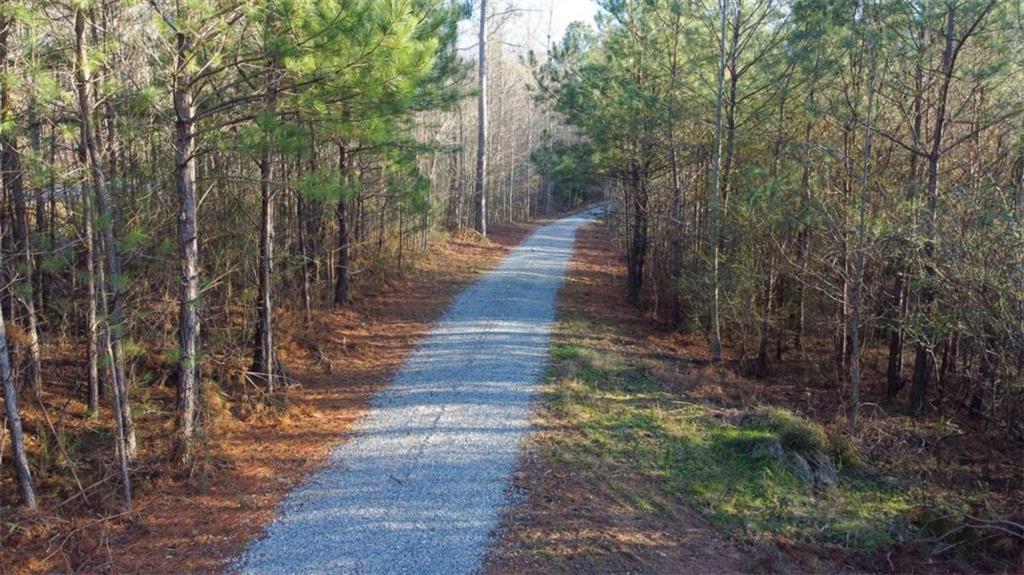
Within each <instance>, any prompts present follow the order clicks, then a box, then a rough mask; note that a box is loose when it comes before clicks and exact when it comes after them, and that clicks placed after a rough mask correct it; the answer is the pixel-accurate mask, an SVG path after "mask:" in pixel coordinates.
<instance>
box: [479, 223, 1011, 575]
mask: <svg viewBox="0 0 1024 575" xmlns="http://www.w3.org/2000/svg"><path fill="white" fill-rule="evenodd" d="M618 254H619V252H618V250H617V249H616V248H614V247H613V246H612V244H611V242H610V240H609V236H608V235H607V232H606V230H605V229H604V228H603V227H602V226H600V225H596V226H590V227H588V228H585V229H584V230H582V231H581V232H580V235H579V237H578V243H577V249H576V252H575V257H574V260H573V262H572V264H571V265H570V270H569V275H568V277H567V280H566V285H565V287H564V288H563V290H562V292H561V294H560V312H559V313H560V315H559V323H558V324H557V325H556V329H555V333H554V335H553V341H552V354H551V355H552V359H551V368H550V375H549V380H548V384H547V388H546V391H545V400H544V402H543V405H542V406H541V408H540V409H539V411H538V415H537V420H536V424H535V428H536V431H535V432H534V433H533V434H532V435H531V436H529V437H528V438H527V441H526V448H525V450H524V453H523V455H522V457H521V461H520V468H519V470H518V471H517V473H516V474H515V475H514V491H515V492H516V494H517V497H518V498H519V500H520V501H521V503H520V504H519V505H517V506H515V507H511V508H509V510H508V512H507V513H506V514H505V516H504V517H503V520H502V523H501V527H500V529H499V531H498V533H497V535H496V542H495V545H494V547H493V549H492V551H491V553H490V555H489V557H488V559H487V561H486V565H487V567H486V569H485V573H487V574H488V575H498V574H504V573H537V574H540V573H553V572H557V573H581V574H582V573H587V574H590V573H695V574H710V573H716V574H717V573H840V572H842V573H846V572H853V573H917V574H929V575H937V574H940V573H943V574H945V573H975V572H997V573H1012V572H1017V570H1019V569H1021V567H1022V566H1024V565H1022V564H1021V563H1019V561H1021V558H1022V557H1024V556H1022V555H1021V552H1022V550H1021V545H1020V541H1019V540H1015V538H1013V537H1010V536H1006V534H1005V533H1001V532H1000V531H999V530H998V529H988V528H986V526H980V525H975V526H970V527H969V526H966V525H964V524H962V523H957V522H958V521H960V520H962V516H957V515H955V514H954V513H951V512H950V510H951V509H961V510H962V509H964V508H967V509H969V510H970V511H971V512H972V513H974V514H978V515H985V516H986V517H1004V518H1005V517H1009V518H1010V519H1012V520H1014V521H1019V520H1020V519H1021V517H1020V513H1021V511H1022V509H1021V501H1024V499H1022V493H1024V491H1022V486H1021V481H1020V479H1021V478H1020V473H1021V467H1020V461H1022V460H1024V453H1022V451H1021V445H1020V444H1019V442H1016V443H1015V442H1014V441H1012V440H1008V441H1005V442H1004V441H1001V440H1000V441H995V442H994V443H996V444H997V445H996V446H995V447H994V448H993V447H991V446H985V445H984V440H983V439H982V438H981V437H980V436H979V435H977V434H975V433H973V432H972V430H971V429H968V428H962V429H958V428H956V427H954V425H955V424H952V423H950V420H949V418H941V417H933V418H929V419H926V420H924V421H915V420H912V419H910V418H907V417H905V416H901V415H899V413H898V411H897V410H896V408H895V406H892V405H885V404H884V403H883V402H884V400H883V399H882V396H883V395H884V391H883V390H884V385H885V383H884V372H883V371H882V369H883V368H881V367H878V366H877V365H876V366H875V367H874V368H869V369H872V371H871V377H870V378H869V380H868V387H869V389H868V390H867V391H866V393H865V397H866V402H869V404H870V405H871V406H873V407H869V408H866V411H867V412H869V415H866V416H865V422H864V427H863V430H862V432H861V433H860V435H859V437H858V438H857V441H856V444H853V443H849V442H847V441H844V440H843V439H842V438H843V437H844V435H843V434H842V433H841V432H840V429H841V426H843V425H845V424H844V420H843V418H842V404H843V401H842V390H841V389H837V388H836V386H834V385H830V384H829V383H828V382H829V378H828V375H827V374H826V373H822V372H819V371H816V370H815V369H813V368H812V367H808V366H807V365H804V364H803V363H800V362H797V361H796V360H793V361H792V362H790V363H783V364H781V365H779V364H777V365H775V366H774V370H773V372H772V375H769V376H768V377H766V378H762V379H754V378H748V377H744V376H742V375H741V374H740V373H739V372H740V369H739V363H738V362H737V361H736V360H735V357H734V356H730V354H728V353H727V354H726V358H725V359H726V361H724V362H723V364H722V365H721V366H712V365H710V364H709V362H708V360H707V358H708V352H707V346H706V344H705V343H704V342H703V341H701V340H700V339H698V338H693V337H684V336H682V335H679V334H675V333H671V332H669V331H667V330H665V329H663V328H662V327H661V326H659V325H658V324H657V323H655V322H654V321H653V320H651V319H649V318H645V317H643V316H642V314H638V313H637V311H636V309H635V308H633V307H632V306H630V305H629V304H628V303H627V301H626V297H625V290H624V289H623V287H622V286H624V285H625V277H624V276H625V266H624V262H623V261H622V258H621V257H620V256H619V255H618ZM727 351H730V350H727ZM825 353H827V352H825ZM818 363H819V364H820V363H821V362H818ZM826 363H827V362H826ZM867 363H868V364H869V365H873V364H875V363H880V362H877V361H874V360H869V361H868V362H867ZM808 374H810V375H808ZM833 381H834V380H833ZM882 405H885V409H883V408H882V407H881V406H882ZM886 410H890V413H888V414H887V413H886ZM966 440H970V441H966ZM958 441H960V442H961V443H959V444H958V443H956V442H958ZM772 446H776V447H774V449H776V450H778V451H779V452H780V453H779V455H781V454H782V453H786V455H787V457H788V456H789V450H790V449H791V448H793V449H808V450H812V451H811V452H814V450H820V451H822V452H825V453H830V454H834V455H835V457H836V461H837V463H838V465H837V467H838V469H836V470H835V476H834V478H831V479H830V481H831V483H830V484H829V485H821V486H818V485H814V484H811V483H808V482H807V481H805V480H803V479H801V478H799V477H796V476H795V475H796V474H795V473H794V471H793V468H792V467H791V465H790V463H789V462H790V461H791V460H792V458H791V457H790V458H788V459H786V458H779V457H778V455H776V454H775V453H773V447H772ZM794 446H795V447H794ZM784 450H785V451H784ZM985 451H987V452H988V453H989V458H988V461H987V463H986V464H985V465H987V470H985V469H982V467H983V466H982V462H981V461H980V460H979V457H978V456H979V455H980V454H981V453H983V452H985ZM957 505H960V507H959V508H958V507H956V506H957ZM1015 513H1016V515H1015ZM937 550H943V551H944V552H941V553H937V552H936V551H937Z"/></svg>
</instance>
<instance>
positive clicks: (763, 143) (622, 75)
mask: <svg viewBox="0 0 1024 575" xmlns="http://www.w3.org/2000/svg"><path fill="white" fill-rule="evenodd" d="M604 7H605V9H606V10H605V12H604V13H603V14H602V16H601V17H600V30H599V31H598V32H597V33H595V32H594V31H593V30H591V29H588V28H586V27H582V26H581V27H576V28H575V29H572V30H570V32H569V33H568V34H567V35H566V37H565V38H564V39H563V40H562V42H561V44H560V45H559V46H557V47H556V49H555V50H554V52H553V57H552V58H551V59H550V61H548V62H546V63H543V64H538V69H539V73H538V78H539V80H540V84H541V88H542V90H543V93H544V94H545V95H546V97H548V98H549V99H550V101H552V102H553V105H554V106H555V108H556V109H557V110H558V111H559V112H560V113H562V114H564V116H565V118H566V119H567V121H568V122H569V123H570V124H572V125H573V126H575V127H576V128H577V129H578V131H579V133H580V135H581V136H582V139H581V143H580V144H579V145H573V146H568V147H566V148H565V149H564V150H561V151H560V154H561V157H562V158H563V160H564V161H566V162H569V163H572V164H575V165H580V166H585V167H584V168H581V169H580V170H579V173H580V174H583V175H585V176H587V177H589V178H593V177H598V176H597V175H598V174H600V177H603V178H607V179H608V181H609V182H610V183H611V184H612V185H614V190H615V191H614V195H615V197H616V198H617V203H618V204H619V205H620V207H621V211H620V214H619V216H620V217H619V218H618V220H617V230H618V237H619V239H620V242H621V244H622V246H623V248H624V249H625V251H626V253H627V255H628V272H629V280H628V283H629V285H628V289H629V293H630V296H631V299H632V300H633V301H634V303H636V304H637V305H640V306H645V307H647V308H648V309H650V310H651V311H652V312H653V313H654V314H655V315H656V316H657V317H659V318H661V319H662V320H663V321H664V322H665V323H666V324H668V325H669V326H672V327H674V328H677V329H680V330H683V331H688V332H693V333H698V334H706V337H707V341H708V345H709V349H710V356H711V358H712V361H715V362H717V361H720V360H721V359H722V356H723V348H725V349H727V350H731V353H732V355H733V356H734V357H736V358H737V359H738V360H739V362H740V364H741V365H742V369H743V370H744V371H746V372H748V373H751V374H754V375H759V376H764V375H767V374H768V373H770V372H771V371H772V369H773V365H774V364H775V363H777V362H778V361H779V360H781V359H782V358H783V357H784V356H785V355H792V354H797V355H804V356H805V357H810V358H812V360H813V361H818V362H822V361H824V362H830V363H832V364H834V366H835V369H834V370H833V373H834V374H835V378H836V379H835V380H836V382H837V385H842V386H844V389H845V390H846V391H845V393H844V397H845V398H846V402H847V407H848V410H847V412H848V414H849V424H850V426H851V428H852V429H854V430H855V429H856V427H857V418H858V414H859V412H860V409H859V407H860V403H861V400H860V395H861V380H862V376H863V368H862V359H861V358H862V355H863V354H864V352H865V351H864V350H865V348H872V349H879V350H880V351H881V350H884V353H885V356H886V359H885V361H886V373H887V390H886V395H887V396H888V397H889V398H890V399H894V398H901V401H903V402H904V409H905V410H906V411H907V412H908V413H910V414H913V415H922V414H925V413H927V412H933V413H934V412H935V411H936V410H939V411H940V412H941V410H942V409H943V408H944V407H945V408H946V409H949V410H952V412H955V413H960V414H965V413H966V414H970V415H971V416H972V417H975V418H980V419H985V420H987V421H989V422H990V423H991V425H993V426H997V427H1000V428H1002V429H1009V430H1012V434H1013V435H1014V436H1016V437H1017V438H1018V440H1020V439H1021V437H1022V433H1024V427H1022V424H1024V421H1022V417H1024V413H1022V411H1021V410H1022V407H1024V382H1022V370H1024V339H1022V338H1024V291H1022V288H1024V259H1022V257H1024V256H1022V254H1024V243H1022V242H1024V227H1022V223H1024V221H1022V218H1024V90H1022V89H1021V87H1022V86H1024V69H1022V66H1024V59H1022V58H1021V56H1020V54H1021V51H1022V48H1024V45H1022V44H1024V10H1022V7H1021V5H1020V4H1019V3H1015V2H1006V1H1003V2H1000V1H995V0H980V1H974V0H964V1H960V0H956V1H954V0H950V1H941V2H908V1H897V2H888V1H885V0H877V1H876V0H871V1H864V2H832V1H827V2H826V1H816V0H801V1H798V2H780V1H776V0H718V1H717V2H704V3H702V2H671V1H667V2H647V1H637V2H633V1H622V2H618V1H617V2H607V3H605V6H604Z"/></svg>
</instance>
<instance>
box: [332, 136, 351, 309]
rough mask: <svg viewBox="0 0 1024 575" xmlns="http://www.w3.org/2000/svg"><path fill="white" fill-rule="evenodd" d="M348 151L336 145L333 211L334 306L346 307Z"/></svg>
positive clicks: (347, 286)
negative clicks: (335, 226)
mask: <svg viewBox="0 0 1024 575" xmlns="http://www.w3.org/2000/svg"><path fill="white" fill-rule="evenodd" d="M348 171H349V165H348V149H347V148H346V147H345V145H344V144H339V145H338V178H339V179H340V181H341V187H342V190H341V196H340V197H339V198H338V205H337V208H336V209H335V216H336V218H337V220H338V262H337V271H336V274H335V275H337V279H336V283H335V284H334V305H335V306H346V305H350V304H351V303H352V298H351V296H350V294H349V280H350V278H351V274H352V269H351V268H352V249H351V246H352V238H351V237H350V235H351V234H350V233H349V229H348V227H349V226H348V197H347V194H348V191H347V190H346V189H345V187H346V186H345V184H346V183H347V182H348V175H349V174H348Z"/></svg>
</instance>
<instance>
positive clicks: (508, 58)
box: [0, 0, 557, 507]
mask: <svg viewBox="0 0 1024 575" xmlns="http://www.w3.org/2000/svg"><path fill="white" fill-rule="evenodd" d="M472 8H473V7H472V6H470V5H468V4H464V3H458V2H451V1H448V0H387V1H379V0H175V1H173V2H165V1H163V0H149V1H148V2H124V1H120V0H107V1H104V0H70V1H67V2H65V1H62V0H19V1H12V2H4V3H3V4H2V5H0V66H2V70H0V118H2V123H0V146H2V154H0V170H2V176H3V177H2V183H3V202H2V210H0V225H2V228H3V245H2V248H3V249H2V259H3V262H2V263H3V266H2V269H3V280H4V286H5V288H4V289H3V297H2V304H3V305H2V308H0V312H2V314H3V318H2V320H6V321H7V324H6V325H7V331H6V334H5V333H4V332H2V331H0V379H2V380H3V384H4V403H3V406H4V410H5V413H6V423H7V425H6V426H5V429H6V432H5V434H4V435H5V438H3V439H0V444H2V443H9V444H10V445H11V446H12V447H13V457H9V458H7V459H4V460H3V461H4V463H8V462H11V463H12V464H13V467H14V468H15V469H16V472H17V483H18V485H19V486H20V490H21V497H20V501H21V503H22V504H23V505H25V506H27V507H34V506H35V505H36V499H37V498H36V496H35V494H34V493H33V481H32V471H33V466H34V465H35V463H34V462H32V461H30V458H29V457H28V456H27V455H26V444H27V443H28V444H30V445H31V444H39V443H41V442H44V440H45V441H48V442H51V443H52V441H56V442H57V444H58V445H61V441H62V439H66V436H65V435H63V430H61V429H53V428H52V427H50V428H49V429H48V428H47V425H46V424H44V423H41V422H34V423H35V425H32V426H31V429H32V430H33V432H32V433H33V434H34V435H35V436H36V437H28V438H26V432H25V430H24V428H23V426H22V423H21V420H20V418H19V413H20V411H19V400H21V405H25V404H26V403H29V404H32V405H33V406H35V405H38V406H40V408H41V410H42V413H43V414H45V409H46V404H47V402H55V401H58V400H59V401H61V402H63V403H62V405H61V409H62V410H63V409H64V408H65V407H67V403H66V401H70V400H76V401H77V400H78V399H80V400H81V401H82V402H85V403H86V404H87V405H88V413H87V416H88V417H100V418H109V421H110V424H111V428H112V429H113V430H115V432H114V433H113V437H115V445H114V449H112V450H110V454H111V455H112V456H113V457H112V459H113V460H114V461H115V462H116V467H117V469H119V474H120V479H119V481H118V483H119V484H120V486H121V489H120V497H121V499H122V502H123V505H124V506H125V507H130V505H131V499H132V493H131V483H132V477H133V468H134V463H133V462H134V461H135V460H136V458H137V457H138V456H139V455H138V454H139V440H138V439H137V437H138V436H139V434H138V433H137V429H136V426H135V423H134V421H133V417H132V416H133V411H134V408H135V407H136V406H135V404H134V403H133V402H134V401H135V400H136V398H137V397H139V396H140V395H141V396H148V395H149V394H148V392H147V391H146V390H147V389H149V388H151V387H153V386H159V385H163V384H165V383H166V384H170V385H173V386H174V387H175V389H176V406H175V408H174V415H173V418H174V422H173V438H172V441H171V442H170V445H169V447H168V455H169V456H171V457H172V458H173V460H174V461H175V462H176V463H177V464H178V465H188V464H190V462H192V461H194V460H195V458H196V456H197V449H199V447H198V446H199V445H200V444H201V442H200V441H199V439H200V438H201V437H202V435H203V405H204V394H206V393H214V392H216V391H217V390H220V391H223V389H224V388H225V387H227V386H228V384H229V382H228V381H227V380H229V379H231V380H234V379H235V374H231V373H228V372H227V371H226V370H225V369H223V366H224V365H225V362H223V361H220V359H223V358H225V357H237V356H238V355H246V356H247V357H248V358H249V361H247V363H249V364H251V367H250V368H249V369H248V371H245V372H244V373H242V374H241V378H242V379H244V381H245V384H244V385H246V386H249V389H256V390H259V394H258V395H259V397H261V398H263V399H262V400H263V401H264V402H266V403H268V404H275V403H279V400H280V398H281V397H282V394H283V393H284V391H285V387H286V383H287V375H286V372H285V370H284V368H283V366H282V365H281V364H280V362H279V361H278V360H277V359H276V357H275V317H277V315H278V314H277V313H275V312H280V311H281V310H282V309H284V310H288V311H289V312H290V313H291V312H294V313H297V314H302V315H303V316H304V317H305V319H306V321H307V322H308V321H309V320H310V318H311V316H312V315H313V314H315V313H317V312H318V311H323V310H325V309H329V308H330V307H332V306H347V305H351V304H352V302H353V292H354V291H355V292H358V290H359V286H360V285H361V284H364V283H372V282H379V281H382V280H383V279H384V278H385V277H387V276H389V275H394V274H397V273H401V270H402V269H404V268H406V267H408V263H409V261H410V260H412V259H414V258H415V256H416V254H417V253H420V252H422V250H424V249H425V248H426V247H427V244H428V242H429V240H430V237H431V235H432V234H433V233H435V232H436V231H438V230H442V229H447V230H456V229H461V228H471V227H473V226H474V225H476V224H477V222H476V221H475V212H474V206H475V201H476V199H475V198H474V195H473V191H474V186H475V183H476V178H475V175H474V174H475V171H476V170H475V167H474V165H473V162H472V158H473V157H474V155H475V154H476V146H477V144H476V142H475V141H474V138H473V135H474V134H475V133H476V131H477V130H476V127H477V114H476V111H477V110H476V108H477V106H476V102H475V98H474V96H476V95H477V84H478V82H477V78H476V77H475V75H474V74H473V73H472V62H471V61H470V60H468V59H467V57H466V56H465V55H463V54H462V53H461V52H460V50H459V48H458V47H457V45H456V44H457V40H458V33H457V26H458V23H459V21H460V20H464V19H467V18H472V17H478V16H479V7H477V9H476V14H475V15H474V14H473V12H472ZM490 10H491V12H492V13H493V14H494V16H493V17H492V18H488V19H487V21H486V28H485V30H484V32H483V35H484V37H490V38H493V39H495V40H498V41H494V42H488V43H487V46H486V54H487V58H488V72H487V79H488V80H489V83H490V86H491V89H492V90H493V91H496V92H498V93H499V94H501V97H500V98H489V99H486V100H484V106H485V110H486V112H487V114H488V116H489V118H490V134H491V135H489V136H488V137H487V139H486V140H484V146H485V149H486V151H487V152H488V156H489V163H488V166H487V170H486V172H484V181H482V182H480V186H478V187H479V188H480V189H484V190H486V194H487V197H488V202H487V209H486V210H485V211H484V212H483V214H482V215H483V217H484V222H486V221H490V222H492V223H495V222H509V221H515V220H522V219H525V218H529V217H532V216H535V215H537V214H539V213H542V212H544V211H550V210H551V209H554V207H557V206H556V205H557V202H554V203H553V201H552V194H553V193H554V190H553V188H552V187H551V186H547V187H545V186H542V185H541V184H542V182H543V181H544V180H545V178H546V177H547V175H546V173H545V172H544V169H543V168H540V169H539V168H537V167H535V166H534V165H533V164H531V162H530V157H531V154H532V152H533V151H534V150H535V149H540V148H541V147H542V145H543V144H544V142H546V141H547V140H548V139H547V137H546V136H545V126H550V124H551V122H550V120H545V118H548V117H549V116H550V114H549V113H548V112H545V111H544V110H543V109H542V108H541V107H540V106H539V105H538V104H537V103H536V102H535V101H534V99H533V97H532V94H531V93H529V91H528V90H527V84H528V83H529V82H530V81H531V80H532V77H531V75H530V73H529V69H528V68H527V67H526V66H525V65H524V64H523V63H522V62H520V61H519V60H518V59H517V58H516V57H515V56H514V55H512V54H510V53H508V51H507V50H504V49H503V48H502V43H501V42H500V39H501V34H502V28H503V24H504V23H505V22H506V21H507V20H508V19H509V18H511V17H514V11H509V10H508V9H507V6H498V7H490ZM483 53H484V52H483V51H481V54H483ZM548 179H550V178H548ZM286 294H287V295H286ZM293 294H294V295H293ZM65 349H71V350H72V352H71V357H70V359H68V357H67V356H66V355H60V354H59V353H57V351H58V350H65ZM78 350H81V351H80V352H79V351H78ZM68 361H70V362H71V363H72V364H76V363H78V362H80V363H81V364H82V365H87V366H88V367H87V368H86V369H83V370H82V371H81V373H83V374H85V375H84V376H83V377H82V380H81V381H57V380H55V379H54V378H56V377H58V375H57V374H58V373H63V372H58V371H57V368H58V367H59V365H60V364H62V363H66V362H68ZM23 383H24V384H26V385H23ZM211 389H212V390H214V391H210V390H211ZM56 391H59V392H60V393H59V394H54V393H51V392H56ZM68 397H70V399H67V398H68ZM51 407H52V405H51ZM34 413H35V412H34ZM48 434H52V436H53V437H50V436H49V435H48ZM44 435H46V436H47V437H43V436H44ZM61 449H62V450H63V448H61ZM65 456H67V454H66V453H65ZM67 463H68V465H67V468H68V469H69V470H70V473H72V474H74V473H75V465H74V462H70V461H69V462H67ZM5 467H7V466H6V465H5ZM86 479H89V478H86ZM75 481H76V482H78V481H79V478H78V476H77V475H76V476H75ZM80 487H81V485H80V482H79V488H80ZM65 495H66V494H65ZM6 497H7V495H6V494H5V496H4V498H5V499H6ZM11 503H13V501H11Z"/></svg>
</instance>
